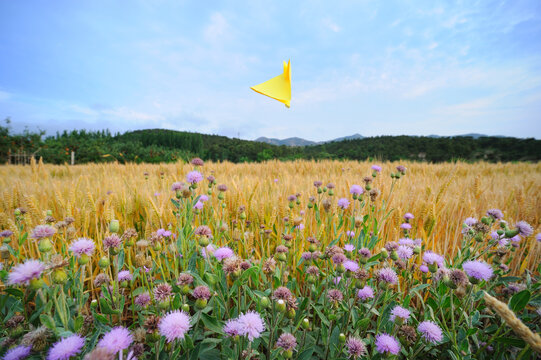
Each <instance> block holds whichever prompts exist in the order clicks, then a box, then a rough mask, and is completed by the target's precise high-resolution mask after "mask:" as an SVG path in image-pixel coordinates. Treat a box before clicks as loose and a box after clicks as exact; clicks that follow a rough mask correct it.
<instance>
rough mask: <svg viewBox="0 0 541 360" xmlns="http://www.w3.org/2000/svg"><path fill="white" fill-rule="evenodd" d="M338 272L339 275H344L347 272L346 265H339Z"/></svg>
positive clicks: (337, 266)
mask: <svg viewBox="0 0 541 360" xmlns="http://www.w3.org/2000/svg"><path fill="white" fill-rule="evenodd" d="M336 271H337V272H339V273H343V272H344V271H346V267H345V266H344V264H338V265H336Z"/></svg>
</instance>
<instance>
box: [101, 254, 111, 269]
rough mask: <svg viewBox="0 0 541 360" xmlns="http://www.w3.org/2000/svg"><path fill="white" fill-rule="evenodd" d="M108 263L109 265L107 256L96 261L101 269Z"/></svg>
mask: <svg viewBox="0 0 541 360" xmlns="http://www.w3.org/2000/svg"><path fill="white" fill-rule="evenodd" d="M109 265H111V262H110V261H109V258H108V257H107V256H103V257H102V258H101V259H100V261H98V266H99V267H100V268H102V269H105V268H106V267H107V266H109Z"/></svg>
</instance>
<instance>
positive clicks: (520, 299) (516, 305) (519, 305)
mask: <svg viewBox="0 0 541 360" xmlns="http://www.w3.org/2000/svg"><path fill="white" fill-rule="evenodd" d="M531 296H532V294H530V292H529V291H528V290H522V291H521V292H519V293H516V294H515V295H513V297H512V298H511V300H509V308H511V310H513V311H514V312H519V311H521V310H522V309H524V308H525V307H526V305H528V302H529V301H530V297H531Z"/></svg>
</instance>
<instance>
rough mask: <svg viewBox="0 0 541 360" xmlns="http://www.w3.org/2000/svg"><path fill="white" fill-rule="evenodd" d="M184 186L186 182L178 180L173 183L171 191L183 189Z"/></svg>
mask: <svg viewBox="0 0 541 360" xmlns="http://www.w3.org/2000/svg"><path fill="white" fill-rule="evenodd" d="M183 187H184V183H182V182H178V181H177V182H175V183H173V185H171V191H179V190H182V188H183Z"/></svg>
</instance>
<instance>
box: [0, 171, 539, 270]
mask: <svg viewBox="0 0 541 360" xmlns="http://www.w3.org/2000/svg"><path fill="white" fill-rule="evenodd" d="M400 164H402V165H404V166H406V168H407V169H408V171H407V175H406V176H404V177H403V178H401V179H400V181H399V182H397V184H396V188H395V189H394V191H393V193H392V194H391V198H390V199H389V206H388V207H389V208H392V209H394V211H393V212H392V213H391V215H390V216H389V218H388V219H387V220H386V221H385V224H384V226H382V227H381V233H380V236H381V238H382V239H383V240H384V241H393V240H394V241H396V240H398V239H399V238H400V237H401V230H400V228H399V225H400V223H401V222H402V216H403V214H404V213H406V212H410V213H412V214H414V216H415V219H414V220H413V223H414V224H415V229H416V234H415V236H416V237H420V238H423V239H425V240H426V241H427V245H428V246H429V247H430V248H432V249H434V251H438V252H440V253H443V252H445V253H451V254H454V253H455V252H456V250H457V247H458V245H459V243H460V239H461V237H462V233H461V230H462V227H461V224H462V221H463V220H464V219H466V218H467V217H470V216H473V217H481V216H483V215H484V213H485V212H486V210H487V209H491V208H498V209H502V211H504V214H505V218H506V219H508V221H510V222H512V221H519V220H525V221H527V222H528V223H530V224H532V226H533V227H534V229H537V228H539V226H540V225H541V191H540V190H541V164H526V163H519V164H490V163H475V164H467V163H453V164H451V163H445V164H423V163H408V162H405V163H400ZM371 165H372V163H369V162H357V161H343V162H342V161H340V162H338V161H319V162H315V161H295V162H280V161H270V162H266V163H258V164H232V163H208V162H207V163H205V166H204V167H203V169H202V170H201V172H202V174H203V175H205V176H208V175H213V176H215V177H216V181H217V183H218V184H225V185H226V186H227V187H228V189H229V190H228V191H227V195H226V198H225V204H226V208H225V209H224V212H223V213H222V212H221V209H218V203H217V201H211V202H210V203H209V205H210V206H211V207H214V209H213V211H214V212H218V213H220V214H221V216H223V217H224V219H225V222H226V223H227V224H230V223H231V221H232V220H238V215H239V212H238V209H239V207H240V206H244V207H245V208H246V216H247V219H248V220H249V221H251V224H250V225H248V226H246V225H243V226H242V227H241V226H238V227H235V228H234V227H230V229H229V233H230V234H229V235H230V236H229V237H230V238H231V239H240V238H241V237H242V239H243V242H242V243H241V249H242V251H243V255H246V254H245V253H244V251H245V246H246V247H251V246H252V245H253V244H254V243H255V244H257V243H259V241H258V237H259V236H260V235H261V233H260V231H259V227H260V225H264V226H265V227H266V228H271V229H272V228H273V226H276V228H277V229H278V230H282V229H283V227H284V224H283V218H284V217H290V218H293V217H297V216H300V214H299V211H302V210H304V211H305V213H306V214H308V209H307V208H306V204H307V203H308V198H309V196H310V195H316V191H315V190H316V189H315V187H314V185H313V183H314V181H317V180H319V181H322V182H323V185H326V184H327V183H329V182H331V183H334V184H335V186H336V188H335V195H334V196H333V198H334V200H335V202H336V199H338V198H341V197H348V196H349V195H350V194H349V189H350V186H351V185H353V184H362V183H363V177H365V176H369V175H370V174H371V173H372V171H371V170H370V166H371ZM380 165H381V166H382V167H383V169H384V171H383V172H382V174H381V176H380V177H378V178H377V180H376V181H375V184H374V187H375V188H378V189H379V190H380V191H381V193H382V194H388V192H389V189H390V186H391V178H390V177H389V173H390V172H391V171H393V170H394V168H395V167H396V166H397V165H399V164H398V163H390V162H387V163H380ZM190 170H193V166H192V165H190V164H182V163H179V164H161V165H149V164H144V165H135V164H134V165H119V164H93V165H76V166H56V165H44V164H42V163H38V164H36V163H33V164H32V165H31V166H9V167H5V166H4V167H0V175H1V176H0V185H1V189H2V193H1V195H2V201H1V207H0V227H3V228H8V229H12V230H14V231H16V227H15V223H14V222H13V216H12V213H13V210H14V209H15V208H17V207H22V208H24V209H26V210H27V211H28V214H29V216H28V217H27V218H26V219H27V221H28V223H29V225H31V226H35V225H38V224H40V223H42V222H43V219H44V218H45V216H46V211H47V210H52V213H53V217H55V218H58V220H61V219H63V218H64V217H67V216H72V217H73V218H74V219H75V229H76V233H75V234H73V236H78V237H80V236H86V237H90V238H92V239H95V240H96V241H98V242H99V241H101V239H102V238H103V237H104V236H105V232H106V231H107V229H108V223H109V221H110V220H111V219H118V220H119V221H120V223H121V225H122V227H123V228H130V227H135V228H136V229H137V230H138V231H140V232H141V234H144V236H146V237H147V238H148V237H149V236H150V234H151V233H152V232H154V231H156V230H157V229H159V228H166V227H167V226H168V224H174V223H175V218H174V215H173V212H172V210H173V205H172V203H171V201H170V198H171V197H172V196H173V195H174V194H173V192H172V191H171V184H173V183H174V182H176V181H184V180H185V175H186V174H187V173H188V172H189V171H190ZM145 173H146V174H147V175H145ZM206 190H207V188H206V186H204V185H203V188H202V189H199V192H200V193H202V194H206ZM214 192H215V193H216V192H217V191H214ZM298 193H300V194H301V196H300V199H301V206H299V207H297V208H295V209H294V210H292V211H291V210H290V209H289V208H288V200H287V197H288V196H289V195H292V194H298ZM214 196H216V194H214ZM333 206H334V207H333V211H336V204H334V205H333ZM205 211H207V208H206V209H205V210H204V212H205ZM350 214H351V211H350ZM352 215H364V214H362V213H360V214H352ZM207 216H210V215H207ZM210 217H211V216H210ZM305 217H306V220H305V221H304V230H303V233H304V235H305V236H306V237H307V236H316V235H318V236H320V237H321V238H322V240H323V242H324V243H325V241H327V242H330V241H331V240H333V239H334V238H335V236H337V235H339V234H324V233H322V231H324V229H321V228H318V226H317V224H316V221H315V219H314V218H313V217H311V216H305ZM195 221H196V222H197V219H196V220H195ZM196 225H199V224H196ZM240 230H243V231H242V233H239V232H240ZM245 232H247V233H246V234H245ZM278 233H280V231H278ZM245 235H248V236H247V237H245ZM242 245H245V246H242ZM257 250H259V251H260V250H261V249H257ZM521 251H523V252H524V251H527V252H528V256H527V257H525V258H524V261H523V262H522V263H521V264H518V263H513V267H514V269H515V270H517V271H518V270H519V267H521V268H522V269H524V268H526V267H533V266H536V265H537V264H538V263H539V261H540V255H541V246H540V245H538V244H536V243H535V242H531V243H530V244H527V245H526V246H524V247H522V248H521ZM266 255H268V254H266Z"/></svg>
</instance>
